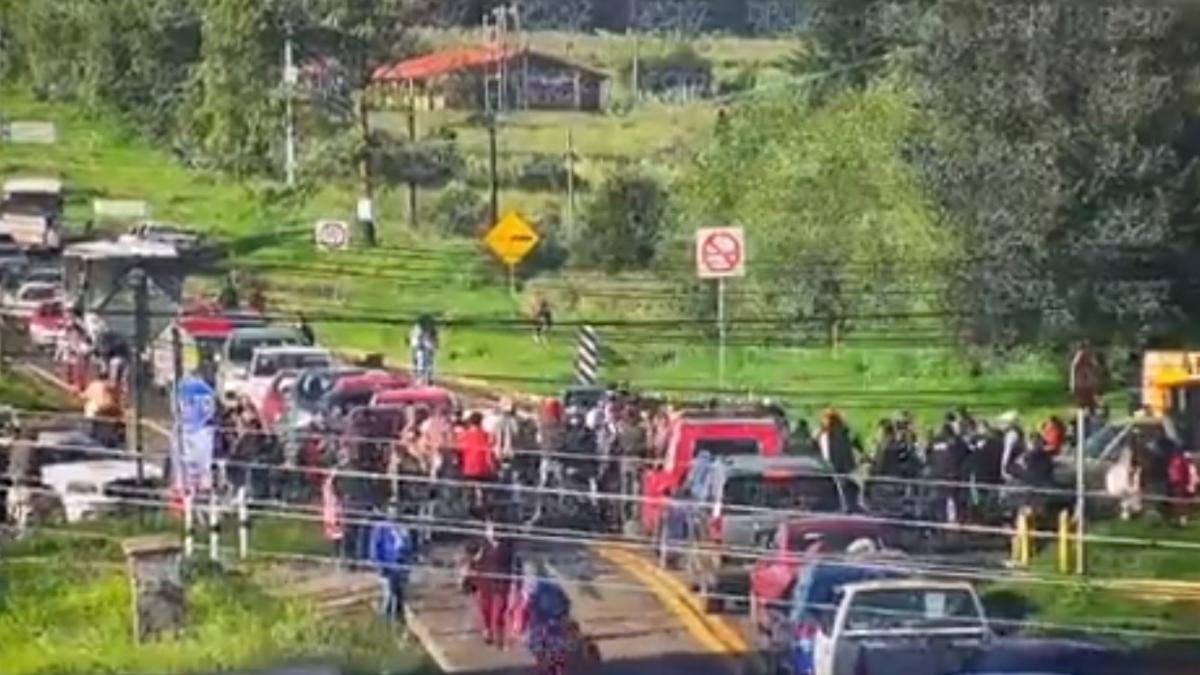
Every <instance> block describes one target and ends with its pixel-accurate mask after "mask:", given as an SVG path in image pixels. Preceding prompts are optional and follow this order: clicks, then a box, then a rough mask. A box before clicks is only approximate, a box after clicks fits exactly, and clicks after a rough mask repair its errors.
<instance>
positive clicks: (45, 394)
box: [0, 371, 71, 411]
mask: <svg viewBox="0 0 1200 675" xmlns="http://www.w3.org/2000/svg"><path fill="white" fill-rule="evenodd" d="M70 404H71V402H70V401H69V400H67V398H66V397H65V396H64V395H63V394H62V392H60V391H57V390H52V389H49V388H48V387H44V386H42V385H41V384H39V383H38V382H36V381H34V380H30V379H28V378H25V377H22V376H21V375H19V374H17V373H14V372H12V371H8V372H5V373H2V374H0V406H12V407H13V408H18V409H21V410H43V411H49V410H62V409H64V408H67V407H69V406H70Z"/></svg>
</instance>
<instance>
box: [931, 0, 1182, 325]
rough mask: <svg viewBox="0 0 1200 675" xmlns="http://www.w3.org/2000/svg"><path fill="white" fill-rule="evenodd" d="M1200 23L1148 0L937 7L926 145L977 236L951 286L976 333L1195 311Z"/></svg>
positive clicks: (943, 191)
mask: <svg viewBox="0 0 1200 675" xmlns="http://www.w3.org/2000/svg"><path fill="white" fill-rule="evenodd" d="M1197 21H1198V19H1197V16H1196V12H1195V11H1194V10H1191V9H1190V8H1189V6H1187V5H1184V4H1167V3H1159V2H1149V1H1148V0H1142V1H1138V2H1130V1H1129V0H1072V1H1068V2H1064V1H1063V0H1022V1H1021V2H1012V3H996V2H989V1H988V0H953V1H951V2H943V3H941V4H940V5H939V6H938V9H937V11H936V14H935V21H934V23H933V25H932V29H931V31H930V32H929V34H928V38H927V41H926V42H925V44H924V46H923V48H922V51H921V54H920V57H919V59H918V60H917V65H918V68H919V72H920V74H921V76H922V78H923V83H924V88H923V91H925V92H926V98H925V104H926V105H927V106H928V107H929V109H930V110H931V111H933V112H934V113H935V114H936V115H937V116H938V118H939V119H940V124H939V125H938V126H937V128H936V131H935V133H934V134H933V137H932V140H931V142H930V144H929V147H928V148H926V151H925V152H924V153H922V154H921V155H920V158H921V163H922V165H923V166H924V168H925V170H926V173H927V176H928V177H929V180H930V182H931V183H930V184H931V186H932V187H933V189H934V192H935V194H936V195H937V197H938V198H939V200H940V204H941V206H942V208H943V210H944V213H945V219H946V223H947V225H948V226H949V227H950V228H951V230H950V232H952V233H953V236H955V237H956V238H957V239H958V240H960V241H963V242H969V245H970V250H971V251H972V256H971V257H970V258H969V259H965V260H963V261H961V263H960V264H958V265H956V266H955V267H954V270H953V271H954V274H953V280H952V281H953V283H952V286H951V290H952V294H951V296H950V301H951V305H952V307H954V308H956V309H968V310H973V311H972V312H971V316H970V317H969V318H968V319H966V320H964V321H963V325H962V328H963V329H964V331H965V334H966V335H967V336H968V337H970V338H971V339H972V340H973V341H975V342H978V343H996V342H1004V343H1011V342H1015V341H1031V340H1042V341H1052V342H1055V343H1061V342H1064V341H1066V340H1069V339H1071V338H1073V337H1076V336H1079V335H1087V336H1089V337H1092V338H1094V339H1096V340H1100V339H1118V340H1119V339H1122V338H1125V339H1131V338H1132V335H1133V333H1135V332H1136V331H1137V330H1139V329H1140V328H1142V327H1144V326H1146V325H1149V324H1151V323H1154V322H1159V321H1164V320H1169V319H1171V318H1172V316H1174V315H1176V314H1177V313H1178V312H1179V311H1180V310H1184V312H1185V313H1186V312H1187V311H1192V312H1194V311H1195V310H1196V309H1198V307H1197V303H1196V302H1195V298H1196V291H1195V287H1196V284H1195V279H1194V273H1193V272H1191V271H1190V270H1191V267H1192V265H1191V264H1189V261H1190V260H1194V256H1195V254H1196V252H1197V247H1198V244H1200V237H1198V235H1197V230H1196V228H1195V226H1194V222H1195V213H1196V208H1197V205H1198V194H1197V190H1198V188H1197V182H1196V178H1197V175H1196V166H1197V164H1196V161H1197V159H1200V146H1198V144H1197V141H1196V140H1195V139H1196V138H1197V133H1198V132H1200V124H1198V120H1197V117H1196V110H1197V108H1196V105H1195V104H1196V98H1195V92H1196V88H1195V85H1196V84H1197V81H1196V75H1195V70H1194V65H1195V54H1197V53H1200V33H1198V32H1197ZM1193 316H1195V315H1194V314H1193Z"/></svg>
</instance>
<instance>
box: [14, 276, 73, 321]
mask: <svg viewBox="0 0 1200 675" xmlns="http://www.w3.org/2000/svg"><path fill="white" fill-rule="evenodd" d="M62 299H63V288H62V286H60V285H58V284H50V283H46V282H43V281H31V282H28V283H24V284H21V285H20V286H19V287H18V288H17V290H15V291H13V292H12V293H7V294H5V296H4V314H5V315H6V316H8V317H11V318H13V319H17V320H19V321H28V320H29V318H30V317H32V316H33V314H34V312H36V311H37V308H38V307H40V306H41V305H42V304H43V303H47V302H54V301H56V300H62Z"/></svg>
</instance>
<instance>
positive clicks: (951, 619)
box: [813, 579, 992, 675]
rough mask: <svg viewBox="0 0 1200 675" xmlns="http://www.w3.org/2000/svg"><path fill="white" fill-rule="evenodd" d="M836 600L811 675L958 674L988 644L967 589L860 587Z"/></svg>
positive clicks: (887, 583)
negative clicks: (834, 610)
mask: <svg viewBox="0 0 1200 675" xmlns="http://www.w3.org/2000/svg"><path fill="white" fill-rule="evenodd" d="M840 593H841V600H840V601H839V602H838V604H837V612H836V613H835V614H834V615H833V617H832V622H831V623H830V624H829V630H828V631H823V630H822V631H820V632H818V633H817V637H816V640H815V641H814V649H813V653H814V659H813V665H814V667H813V673H814V675H892V674H893V673H903V674H904V675H943V674H944V673H947V672H950V673H953V672H958V671H961V670H962V668H963V667H964V666H965V665H966V664H967V663H968V662H969V661H970V659H971V658H973V657H974V656H975V654H977V653H978V651H979V650H980V649H981V648H982V647H984V646H985V645H986V644H987V643H988V642H989V641H990V640H991V639H992V632H991V628H990V627H989V625H988V621H987V616H986V615H985V614H984V611H983V603H982V602H981V601H980V599H979V594H978V593H976V592H975V588H974V587H973V586H972V585H971V584H969V583H966V582H961V581H928V580H924V579H885V580H872V581H858V582H854V583H851V584H847V585H845V586H842V587H841V591H840ZM826 636H827V637H826Z"/></svg>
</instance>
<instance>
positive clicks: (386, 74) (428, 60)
mask: <svg viewBox="0 0 1200 675" xmlns="http://www.w3.org/2000/svg"><path fill="white" fill-rule="evenodd" d="M518 56H524V57H530V58H535V59H541V60H544V61H551V62H554V63H557V64H560V65H562V66H564V67H566V68H572V69H575V70H579V71H581V72H584V73H588V74H590V75H592V76H594V77H598V78H605V79H607V78H608V75H607V74H605V73H603V72H600V71H598V70H596V69H594V68H589V67H588V66H585V65H582V64H579V63H575V62H572V61H568V60H567V59H564V58H562V57H560V56H556V55H554V54H548V53H546V52H540V51H536V50H533V49H516V48H513V47H501V46H494V45H488V46H483V47H479V46H470V47H455V48H453V49H444V50H442V51H437V52H433V53H431V54H424V55H422V56H417V57H414V58H411V59H406V60H404V61H399V62H397V63H393V64H390V65H383V66H380V67H378V68H376V69H375V72H374V73H372V74H371V79H372V80H374V81H376V82H403V81H406V80H427V79H429V78H431V77H438V76H440V75H448V74H450V73H454V72H458V71H461V70H468V69H472V68H479V67H482V66H491V65H495V64H496V63H499V62H500V61H505V60H509V59H512V58H516V57H518Z"/></svg>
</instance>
